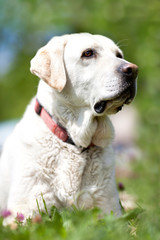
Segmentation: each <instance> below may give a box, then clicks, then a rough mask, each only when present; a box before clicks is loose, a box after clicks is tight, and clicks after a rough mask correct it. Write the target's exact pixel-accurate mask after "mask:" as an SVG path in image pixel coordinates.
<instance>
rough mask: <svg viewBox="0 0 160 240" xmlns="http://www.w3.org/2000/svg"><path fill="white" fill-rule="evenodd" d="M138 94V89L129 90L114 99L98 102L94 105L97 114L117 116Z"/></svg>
mask: <svg viewBox="0 0 160 240" xmlns="http://www.w3.org/2000/svg"><path fill="white" fill-rule="evenodd" d="M135 94H136V89H132V88H128V89H126V90H125V91H122V92H121V93H119V94H117V95H115V96H114V97H113V98H112V99H104V100H101V101H98V102H97V103H96V104H95V105H94V110H95V112H96V113H97V114H115V113H117V112H119V111H121V110H122V108H123V106H124V105H125V104H130V103H131V102H132V101H133V99H134V97H135Z"/></svg>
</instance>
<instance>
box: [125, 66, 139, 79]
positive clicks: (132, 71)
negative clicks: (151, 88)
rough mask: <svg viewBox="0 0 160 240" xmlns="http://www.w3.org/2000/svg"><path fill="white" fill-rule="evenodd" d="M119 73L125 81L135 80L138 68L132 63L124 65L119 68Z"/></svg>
mask: <svg viewBox="0 0 160 240" xmlns="http://www.w3.org/2000/svg"><path fill="white" fill-rule="evenodd" d="M121 72H122V73H123V75H124V76H125V77H126V78H127V79H129V78H131V79H135V78H136V77H137V75H138V66H137V65H135V64H133V63H127V64H124V65H123V66H122V67H121Z"/></svg>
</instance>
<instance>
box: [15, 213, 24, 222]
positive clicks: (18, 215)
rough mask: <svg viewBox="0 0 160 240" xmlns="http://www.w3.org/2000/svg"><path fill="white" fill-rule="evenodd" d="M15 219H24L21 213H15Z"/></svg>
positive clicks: (21, 220)
mask: <svg viewBox="0 0 160 240" xmlns="http://www.w3.org/2000/svg"><path fill="white" fill-rule="evenodd" d="M16 219H17V221H18V222H23V220H24V215H23V213H17V217H16Z"/></svg>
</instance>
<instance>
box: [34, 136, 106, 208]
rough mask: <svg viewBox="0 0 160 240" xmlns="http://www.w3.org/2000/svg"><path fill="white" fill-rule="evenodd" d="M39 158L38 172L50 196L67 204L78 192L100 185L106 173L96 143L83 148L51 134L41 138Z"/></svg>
mask: <svg viewBox="0 0 160 240" xmlns="http://www.w3.org/2000/svg"><path fill="white" fill-rule="evenodd" d="M42 151H43V153H42ZM38 159H39V160H38V164H40V165H41V176H43V179H44V182H46V184H48V188H49V189H50V191H51V192H52V193H53V197H54V196H56V197H57V198H58V199H59V201H61V202H63V203H64V202H65V204H66V205H68V204H70V203H72V202H73V199H75V197H76V196H77V194H81V192H84V191H91V192H92V189H96V188H97V189H98V188H102V185H103V184H104V179H105V178H106V177H107V171H105V168H106V163H105V161H104V156H103V150H102V149H101V148H98V147H91V148H90V149H88V150H86V151H83V152H82V151H81V150H80V149H78V148H76V147H75V146H72V145H70V144H66V143H62V142H61V141H60V140H57V139H56V138H54V137H53V136H51V135H50V137H49V136H48V137H46V138H45V139H43V141H42V142H41V151H40V152H39V158H38ZM102 182H103V184H102ZM100 185H101V186H100Z"/></svg>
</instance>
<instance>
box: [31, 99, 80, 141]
mask: <svg viewBox="0 0 160 240" xmlns="http://www.w3.org/2000/svg"><path fill="white" fill-rule="evenodd" d="M34 109H35V112H36V113H37V114H38V115H39V116H40V117H41V118H42V119H43V121H44V122H45V124H46V125H47V126H48V128H49V129H50V130H51V131H52V133H54V134H55V135H56V136H57V137H58V138H59V139H61V140H62V141H63V142H67V143H70V144H72V145H75V144H74V142H73V141H72V139H71V138H70V137H69V136H68V133H67V131H66V130H65V129H64V128H63V127H61V126H59V125H58V124H57V123H55V122H54V120H53V118H52V116H51V115H50V114H49V113H48V112H47V111H46V110H45V108H44V107H43V106H42V105H41V104H40V103H39V101H38V99H36V102H35V108H34Z"/></svg>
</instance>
